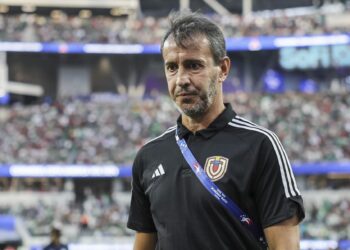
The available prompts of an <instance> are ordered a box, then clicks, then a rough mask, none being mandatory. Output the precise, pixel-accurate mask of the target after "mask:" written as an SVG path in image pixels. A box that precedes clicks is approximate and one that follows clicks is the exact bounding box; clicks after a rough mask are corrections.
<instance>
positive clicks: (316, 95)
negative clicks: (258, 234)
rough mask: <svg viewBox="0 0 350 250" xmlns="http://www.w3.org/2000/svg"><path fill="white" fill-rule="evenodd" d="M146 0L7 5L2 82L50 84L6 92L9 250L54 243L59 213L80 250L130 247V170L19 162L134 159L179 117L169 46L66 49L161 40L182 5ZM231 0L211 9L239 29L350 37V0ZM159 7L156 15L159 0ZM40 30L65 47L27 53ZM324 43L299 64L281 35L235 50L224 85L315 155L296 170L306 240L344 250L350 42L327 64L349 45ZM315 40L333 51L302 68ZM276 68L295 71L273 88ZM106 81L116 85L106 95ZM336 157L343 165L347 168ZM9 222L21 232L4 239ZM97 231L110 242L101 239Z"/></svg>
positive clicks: (126, 163)
mask: <svg viewBox="0 0 350 250" xmlns="http://www.w3.org/2000/svg"><path fill="white" fill-rule="evenodd" d="M0 2H1V1H0ZM72 2H73V1H72ZM146 2H147V1H143V0H142V3H141V8H143V9H141V10H139V12H136V13H135V12H133V13H132V14H130V15H128V16H127V15H124V14H123V15H122V16H118V17H115V16H112V15H110V14H109V10H108V11H107V12H106V11H105V12H103V10H97V9H91V11H92V12H91V13H90V14H92V15H91V16H90V14H89V15H87V16H85V17H84V16H82V15H79V10H78V11H76V10H74V11H73V10H72V9H67V8H54V7H50V8H45V9H44V11H37V12H35V11H34V12H33V13H28V12H24V11H18V8H17V7H16V8H17V9H16V8H12V7H11V8H10V11H9V12H8V13H1V14H0V41H1V42H0V48H5V49H3V50H5V52H1V53H0V77H1V79H0V80H1V81H0V90H2V89H1V88H2V85H1V83H2V82H3V81H5V80H8V84H11V81H10V80H12V81H13V82H14V83H16V82H29V83H33V84H38V86H39V85H40V87H41V88H42V90H43V94H41V95H38V96H30V95H28V93H26V94H25V95H21V94H13V93H11V94H10V95H9V96H7V97H6V96H5V97H6V98H7V99H6V98H3V97H2V96H1V94H2V92H1V91H0V103H3V104H0V105H2V106H0V135H1V136H0V148H1V150H0V249H1V248H4V247H6V246H7V247H13V248H16V247H17V246H18V245H21V244H22V247H20V248H19V249H26V250H27V249H31V250H41V247H42V245H44V244H45V243H47V242H48V237H49V232H50V227H51V226H52V224H53V223H54V222H58V223H60V224H62V229H63V230H62V232H63V236H64V237H63V239H64V241H65V242H67V243H70V247H71V249H73V250H74V249H94V250H98V249H104V250H106V249H115V247H118V249H127V250H130V249H131V242H132V238H131V237H130V236H132V235H133V232H131V231H130V230H128V229H126V227H125V224H126V219H127V213H128V206H129V199H130V181H131V180H130V173H129V175H126V176H124V177H123V178H119V177H118V178H115V177H116V176H115V175H110V176H109V177H108V178H87V176H83V177H84V178H80V177H82V176H78V177H79V178H73V176H69V177H65V178H59V177H57V176H50V178H49V177H48V176H47V177H45V176H44V177H43V176H41V177H38V176H36V177H31V178H29V177H27V178H15V177H13V176H11V174H13V172H11V166H13V165H20V166H24V167H27V168H30V167H33V166H39V167H40V168H39V169H43V168H45V167H48V165H53V166H55V165H60V166H65V165H67V166H69V167H72V168H78V167H82V166H83V167H85V166H87V167H89V166H91V165H94V166H100V167H101V166H104V165H108V166H116V165H117V166H119V167H120V169H122V168H124V169H130V165H131V164H132V161H133V159H134V157H135V154H136V152H137V150H138V149H139V148H140V147H141V146H142V145H143V144H144V143H146V142H147V141H148V140H150V139H151V138H154V137H156V136H158V135H159V134H161V133H162V131H164V130H165V129H167V128H168V127H170V126H172V125H173V124H174V122H175V120H176V118H177V116H178V113H177V111H176V109H175V108H174V106H173V104H172V102H171V100H169V98H168V97H166V95H165V92H166V86H165V84H164V77H163V76H160V74H161V71H162V69H161V67H162V64H161V60H160V57H159V54H156V53H155V54H152V55H145V54H142V53H140V54H136V55H135V54H133V55H129V54H127V55H124V54H123V53H127V52H128V51H127V50H123V51H119V52H118V53H119V55H117V56H115V55H93V56H91V55H86V54H84V52H78V53H82V54H69V53H67V49H66V47H65V45H67V46H68V45H69V46H73V47H74V46H75V45H76V44H75V43H82V44H85V43H87V44H91V43H102V44H105V45H108V44H112V45H120V44H138V45H147V44H158V43H159V42H160V39H161V37H162V35H163V34H164V30H165V29H166V27H167V25H168V21H167V18H166V17H165V16H166V15H167V14H168V13H169V10H170V9H169V8H170V7H172V8H174V7H175V8H178V7H179V6H178V3H175V2H173V3H170V2H169V5H167V6H165V5H166V4H165V2H166V1H158V0H152V1H149V2H151V3H150V4H147V3H146ZM218 2H221V4H224V2H227V5H226V7H227V9H228V10H230V11H231V13H230V14H226V15H222V14H217V13H213V12H212V11H208V9H207V7H203V9H202V10H204V11H205V12H207V11H208V16H209V17H210V18H212V19H214V20H215V21H216V22H218V23H220V24H221V27H222V28H223V31H224V32H225V34H226V36H227V37H230V38H245V37H248V38H249V39H255V38H261V37H265V36H270V37H275V36H296V37H297V38H298V39H299V38H305V37H308V36H309V35H325V36H327V35H329V38H330V41H332V42H333V41H335V39H334V40H332V38H333V37H332V35H338V34H341V35H345V36H344V37H346V38H347V39H348V33H349V32H350V29H349V27H350V23H349V22H350V18H349V14H350V3H349V1H342V3H339V2H338V1H306V0H305V1H300V2H303V4H301V3H300V5H305V6H306V5H308V7H304V8H295V9H283V10H282V9H280V10H274V8H277V7H278V8H282V7H296V6H295V5H296V3H295V1H279V2H277V1H253V3H254V6H255V7H254V8H253V9H254V10H255V12H253V13H252V16H249V17H248V18H247V17H245V16H244V15H242V4H243V3H238V1H218ZM228 2H230V3H228ZM311 2H319V5H320V6H316V7H315V6H312V3H311ZM1 3H2V2H1ZM191 4H192V5H191V6H192V7H193V6H195V9H198V8H197V7H196V6H201V5H203V2H202V1H199V0H192V1H191ZM229 4H231V5H230V6H229ZM155 5H157V6H158V7H159V12H157V13H156V10H155V9H154V8H153V9H152V6H155ZM309 5H310V6H309ZM321 5H324V6H321ZM150 6H151V7H150ZM161 7H164V8H167V9H166V10H164V9H162V8H161ZM2 9H3V6H2V5H1V4H0V12H1V11H2ZM58 9H59V10H58ZM266 9H270V10H266ZM85 13H87V12H85ZM344 37H341V38H342V39H343V38H344ZM235 41H237V40H235ZM7 42H9V43H7ZM11 42H16V43H11ZM27 42H38V43H40V44H41V43H42V44H45V45H49V47H50V44H51V42H53V43H58V44H63V46H62V47H58V49H57V50H54V53H52V51H50V50H49V52H50V53H52V54H50V53H25V49H23V48H22V47H21V45H23V44H24V43H27ZM4 44H5V45H4ZM253 45H254V44H253ZM258 45H259V44H258ZM1 46H4V47H1ZM324 46H328V47H322V46H301V47H300V48H298V49H300V50H298V51H297V52H298V53H296V52H295V53H294V54H293V55H294V56H295V58H296V57H297V56H296V55H297V54H298V55H299V56H300V58H299V60H296V61H295V64H296V66H295V65H294V66H293V67H290V68H288V67H284V66H285V65H287V64H283V61H282V60H281V59H280V60H279V61H278V60H277V59H276V58H278V57H281V56H280V55H281V51H282V49H281V51H279V49H280V48H277V47H274V48H273V49H274V50H270V49H271V48H269V50H264V48H263V47H259V46H252V47H248V49H246V51H244V52H241V51H230V54H229V56H230V57H232V59H233V60H232V61H233V67H232V72H233V73H232V75H230V77H229V79H228V81H227V82H226V85H225V86H224V87H225V88H227V89H226V90H227V91H226V96H225V98H226V101H227V102H230V103H232V105H233V107H234V109H235V110H236V111H237V113H238V114H240V115H241V116H243V117H245V118H247V119H249V120H252V121H253V122H255V123H257V124H260V125H262V126H265V127H267V128H269V129H271V130H273V131H275V132H276V133H277V134H278V136H279V138H280V139H281V141H282V143H283V145H284V146H285V149H286V151H287V154H288V155H289V157H290V160H291V162H292V164H296V165H298V166H303V165H305V164H313V165H312V166H311V167H312V168H313V169H312V171H311V173H310V171H309V170H308V171H309V172H307V173H306V174H305V173H303V172H302V171H301V174H300V173H299V172H298V175H297V182H298V184H299V187H300V188H301V191H302V193H303V195H304V199H305V208H306V219H305V221H304V222H303V223H302V225H301V236H302V239H303V242H302V246H301V249H315V250H316V249H325V250H326V249H327V250H329V249H341V250H345V249H350V247H349V246H350V241H349V240H350V217H349V215H350V192H349V189H350V184H349V178H350V177H349V170H344V171H343V170H342V169H341V167H342V166H344V165H346V166H348V165H349V164H348V163H349V162H350V141H349V138H350V95H349V93H350V67H349V65H350V53H349V51H350V47H349V43H348V42H347V43H345V45H344V44H341V46H343V47H341V50H339V51H340V52H341V53H340V52H339V53H338V54H339V55H340V56H339V57H337V58H335V59H334V58H333V57H330V59H329V60H330V62H329V64H327V65H326V66H325V65H323V64H322V63H324V62H326V61H327V60H328V59H327V58H329V57H324V56H323V55H333V54H334V53H335V52H334V51H336V48H335V46H337V44H332V43H331V44H325V45H324ZM16 48H20V49H18V50H15V49H16ZM261 48H263V49H261ZM314 48H318V49H321V50H322V48H323V49H324V48H326V50H324V51H325V53H322V54H321V53H318V51H316V55H317V56H315V58H314V59H315V60H314V62H316V63H315V65H311V66H306V67H304V68H302V67H298V64H300V62H302V61H303V60H304V61H307V60H306V59H308V58H312V54H315V53H313V51H312V49H314ZM344 48H345V49H344ZM12 49H14V50H12ZM127 49H130V47H127ZM157 49H158V48H157ZM260 49H261V51H259V50H260ZM292 49H294V47H292ZM308 49H309V50H308ZM342 49H343V50H342ZM6 50H7V52H6ZM251 50H253V51H254V52H252V51H251ZM255 50H256V51H255ZM11 51H16V52H11ZM23 52H24V53H23ZM32 52H33V51H32ZM35 52H38V51H35ZM41 52H43V51H41ZM45 52H47V51H45ZM68 52H69V51H68ZM107 52H108V51H107ZM307 52H309V54H307ZM66 53H67V54H66ZM74 53H76V52H74ZM93 53H94V52H93ZM104 53H105V52H104ZM153 53H154V52H153ZM157 53H158V50H157ZM332 53H333V54H332ZM95 54H96V53H95ZM107 54H108V53H107ZM305 55H306V56H305ZM309 55H311V56H309ZM324 58H326V59H327V60H326V59H324ZM327 62H328V61H327ZM343 62H344V64H342V63H343ZM87 65H88V66H87ZM7 67H8V69H7ZM270 69H274V73H276V75H278V74H280V75H282V74H283V75H284V78H283V79H282V77H281V79H282V80H280V79H279V77H275V78H273V79H272V85H273V84H276V81H277V82H278V81H285V86H284V87H285V90H283V91H279V90H278V91H271V89H268V90H266V89H264V87H263V86H262V85H263V84H264V81H265V78H264V77H265V73H266V72H268V71H269V70H270ZM7 70H8V71H7ZM110 72H112V73H110ZM113 72H115V74H113ZM84 74H86V75H89V76H91V78H89V77H85V75H84ZM118 74H119V75H118ZM4 75H6V79H5V77H4ZM7 75H8V76H7ZM84 77H85V78H84ZM62 79H63V80H62ZM276 79H277V80H276ZM305 79H311V80H310V81H311V82H312V84H311V85H312V86H314V85H316V86H317V88H316V87H315V88H314V89H312V88H311V90H310V89H306V90H302V89H301V88H300V87H299V83H300V82H301V81H304V80H305ZM68 80H70V81H68ZM89 81H90V82H89ZM13 82H12V83H13ZM241 83H244V84H246V85H244V84H241ZM28 85H29V84H28ZM85 85H86V86H85ZM243 85H244V86H243ZM19 86H20V85H19ZM81 86H83V87H86V89H85V90H84V91H81V89H80V88H81ZM87 86H89V88H88V87H87ZM312 86H311V87H312ZM151 87H152V88H151ZM60 88H62V89H64V88H66V92H64V91H61V89H60ZM67 90H68V91H67ZM106 90H107V91H112V92H113V93H112V94H107V95H106V94H104V93H101V92H104V91H106ZM39 92H40V91H39ZM61 92H62V93H63V92H64V94H62V93H61ZM80 92H84V93H83V94H81V93H80ZM67 93H68V95H66V94H67ZM69 93H73V94H72V96H69ZM296 142H297V143H296ZM343 163H344V165H342V164H343ZM322 164H329V167H327V168H326V171H323V170H322V171H321V165H322ZM332 167H334V169H335V168H336V167H337V169H341V171H340V173H338V172H337V173H335V172H336V171H333V169H332ZM302 169H303V168H302V167H301V170H302ZM344 169H345V168H344ZM346 169H349V168H346ZM74 177H77V176H74ZM4 223H5V224H4ZM4 225H5V226H4ZM5 234H6V235H7V236H8V235H9V236H10V237H8V238H7V239H4V238H2V237H1V236H3V235H5ZM309 240H311V241H309ZM320 240H325V241H322V242H320ZM6 241H7V245H6ZM4 242H5V244H3V243H4ZM124 242H127V244H126V245H125V248H123V247H124V245H123V244H122V243H124ZM313 242H316V243H315V244H313ZM97 243H98V244H105V245H101V246H100V248H99V247H97V246H96V245H93V244H97ZM82 244H87V245H92V247H90V248H89V247H88V246H87V245H84V246H82ZM308 244H311V245H308ZM75 247H76V248H75ZM79 247H80V248H79ZM81 247H82V248H81ZM84 247H85V248H84ZM13 248H10V249H13Z"/></svg>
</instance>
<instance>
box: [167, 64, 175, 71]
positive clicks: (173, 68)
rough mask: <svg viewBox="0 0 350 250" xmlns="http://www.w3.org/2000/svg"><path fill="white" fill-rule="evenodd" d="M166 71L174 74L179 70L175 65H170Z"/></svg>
mask: <svg viewBox="0 0 350 250" xmlns="http://www.w3.org/2000/svg"><path fill="white" fill-rule="evenodd" d="M166 70H167V71H168V72H170V73H173V72H175V71H176V70H177V65H176V64H175V63H169V64H167V65H166Z"/></svg>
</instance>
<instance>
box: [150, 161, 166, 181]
mask: <svg viewBox="0 0 350 250" xmlns="http://www.w3.org/2000/svg"><path fill="white" fill-rule="evenodd" d="M163 174H165V172H164V168H163V165H162V164H159V166H158V167H157V168H156V170H155V171H154V172H153V175H152V179H153V178H155V177H157V176H161V175H163Z"/></svg>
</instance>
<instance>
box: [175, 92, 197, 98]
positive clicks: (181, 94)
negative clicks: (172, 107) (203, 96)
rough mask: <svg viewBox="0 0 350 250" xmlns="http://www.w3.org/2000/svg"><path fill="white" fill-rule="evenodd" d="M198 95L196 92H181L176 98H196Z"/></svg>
mask: <svg viewBox="0 0 350 250" xmlns="http://www.w3.org/2000/svg"><path fill="white" fill-rule="evenodd" d="M195 95H197V94H196V93H194V92H180V93H177V94H176V97H179V96H180V97H190V96H195Z"/></svg>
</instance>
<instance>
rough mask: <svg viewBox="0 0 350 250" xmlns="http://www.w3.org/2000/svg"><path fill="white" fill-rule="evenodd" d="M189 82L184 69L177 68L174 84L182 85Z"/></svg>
mask: <svg viewBox="0 0 350 250" xmlns="http://www.w3.org/2000/svg"><path fill="white" fill-rule="evenodd" d="M189 84H190V77H189V74H188V72H187V71H186V70H184V69H182V68H179V69H178V72H177V76H176V85H177V86H180V87H184V86H187V85H189Z"/></svg>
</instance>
